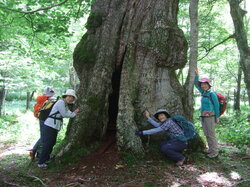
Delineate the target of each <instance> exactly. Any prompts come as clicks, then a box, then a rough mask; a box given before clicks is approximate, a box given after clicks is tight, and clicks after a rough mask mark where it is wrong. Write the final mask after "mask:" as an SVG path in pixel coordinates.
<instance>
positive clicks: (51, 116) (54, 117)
mask: <svg viewBox="0 0 250 187" xmlns="http://www.w3.org/2000/svg"><path fill="white" fill-rule="evenodd" d="M56 114H60V112H59V111H57V112H55V113H53V114H51V115H49V116H48V118H52V119H54V124H56V120H61V121H63V118H58V117H56Z"/></svg>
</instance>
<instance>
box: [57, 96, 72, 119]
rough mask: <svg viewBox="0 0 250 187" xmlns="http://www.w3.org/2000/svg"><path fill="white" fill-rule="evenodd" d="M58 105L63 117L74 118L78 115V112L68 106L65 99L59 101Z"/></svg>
mask: <svg viewBox="0 0 250 187" xmlns="http://www.w3.org/2000/svg"><path fill="white" fill-rule="evenodd" d="M56 107H57V110H58V112H59V113H60V114H61V116H62V117H66V118H73V117H75V116H76V113H74V112H71V111H70V110H69V109H68V108H66V106H65V102H64V101H63V100H59V101H57V103H56Z"/></svg>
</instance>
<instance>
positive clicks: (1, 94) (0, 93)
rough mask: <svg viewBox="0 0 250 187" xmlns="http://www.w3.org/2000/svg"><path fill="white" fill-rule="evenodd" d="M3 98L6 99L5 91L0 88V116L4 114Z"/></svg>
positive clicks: (3, 88)
mask: <svg viewBox="0 0 250 187" xmlns="http://www.w3.org/2000/svg"><path fill="white" fill-rule="evenodd" d="M5 97H6V89H5V87H4V86H3V87H1V88H0V116H2V115H3V114H4V102H5Z"/></svg>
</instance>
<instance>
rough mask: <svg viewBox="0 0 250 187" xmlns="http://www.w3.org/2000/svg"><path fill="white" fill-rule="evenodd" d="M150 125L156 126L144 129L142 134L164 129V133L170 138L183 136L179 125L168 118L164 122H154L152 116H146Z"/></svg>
mask: <svg viewBox="0 0 250 187" xmlns="http://www.w3.org/2000/svg"><path fill="white" fill-rule="evenodd" d="M147 121H148V122H149V123H150V124H151V125H153V126H155V127H156V128H153V129H149V130H144V131H142V132H143V135H150V134H155V133H158V132H161V131H165V132H166V135H167V136H168V137H169V138H170V139H175V138H176V137H178V136H183V135H184V132H183V130H182V129H181V127H180V126H179V125H177V124H176V123H175V122H174V121H173V120H172V119H170V118H168V119H167V120H166V121H164V122H160V123H158V122H156V121H155V120H153V119H152V118H148V120H147Z"/></svg>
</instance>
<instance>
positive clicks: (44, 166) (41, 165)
mask: <svg viewBox="0 0 250 187" xmlns="http://www.w3.org/2000/svg"><path fill="white" fill-rule="evenodd" d="M37 167H38V168H42V169H47V168H48V167H49V166H48V165H47V164H45V163H43V164H37Z"/></svg>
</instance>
